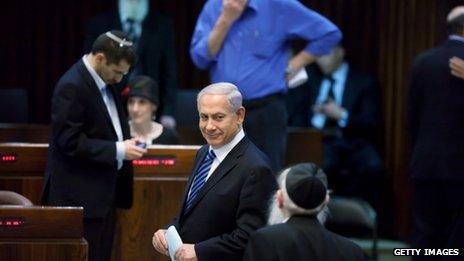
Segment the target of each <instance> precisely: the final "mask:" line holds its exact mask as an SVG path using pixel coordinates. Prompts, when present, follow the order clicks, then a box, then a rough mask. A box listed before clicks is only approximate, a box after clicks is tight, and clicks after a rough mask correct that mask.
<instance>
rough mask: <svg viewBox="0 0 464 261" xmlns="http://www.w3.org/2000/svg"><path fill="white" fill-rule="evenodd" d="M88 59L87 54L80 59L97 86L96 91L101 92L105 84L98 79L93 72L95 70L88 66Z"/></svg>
mask: <svg viewBox="0 0 464 261" xmlns="http://www.w3.org/2000/svg"><path fill="white" fill-rule="evenodd" d="M88 59H89V56H88V55H87V54H86V55H84V56H83V57H82V61H83V62H84V65H85V67H86V68H87V70H88V71H89V73H90V75H91V76H92V78H93V80H94V81H95V83H96V84H97V86H98V89H99V90H100V91H102V90H103V88H105V86H106V83H105V82H104V81H103V79H102V78H101V77H100V75H98V73H97V72H96V71H95V69H93V67H92V66H91V65H90V63H89V61H88Z"/></svg>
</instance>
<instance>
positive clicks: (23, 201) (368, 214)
mask: <svg viewBox="0 0 464 261" xmlns="http://www.w3.org/2000/svg"><path fill="white" fill-rule="evenodd" d="M1 205H16V206H32V205H33V204H32V202H31V201H30V200H29V199H27V198H26V197H24V196H22V195H20V194H18V193H16V192H13V191H5V190H0V206H1ZM329 211H330V213H329V217H328V219H327V222H326V226H327V228H328V229H330V230H332V231H334V232H337V233H339V234H341V235H344V236H347V237H351V238H353V237H356V239H353V240H355V241H359V242H363V239H364V242H366V240H365V239H366V238H367V240H368V242H369V243H368V244H370V251H369V252H370V253H369V256H370V258H372V259H375V258H376V256H377V221H376V214H375V211H374V210H373V209H372V207H370V206H369V204H368V203H366V202H364V201H362V200H359V199H350V198H342V197H333V199H332V200H331V202H330V204H329Z"/></svg>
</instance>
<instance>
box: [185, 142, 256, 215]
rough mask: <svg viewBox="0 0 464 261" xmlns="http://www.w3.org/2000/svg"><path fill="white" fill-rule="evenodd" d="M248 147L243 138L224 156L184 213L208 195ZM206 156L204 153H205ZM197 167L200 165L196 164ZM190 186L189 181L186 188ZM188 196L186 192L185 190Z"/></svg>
mask: <svg viewBox="0 0 464 261" xmlns="http://www.w3.org/2000/svg"><path fill="white" fill-rule="evenodd" d="M248 145H249V140H248V138H247V137H244V138H243V139H242V140H241V141H240V142H239V143H238V144H237V145H236V146H235V147H234V148H233V149H232V150H231V151H230V152H229V154H228V155H227V156H226V158H225V159H224V160H223V161H222V162H221V164H219V166H218V167H217V168H216V169H215V170H214V172H213V173H212V174H211V177H209V179H208V180H207V181H206V183H205V185H204V186H203V188H201V189H200V190H199V191H198V194H197V196H196V198H195V200H194V201H193V202H192V206H191V207H190V209H189V211H188V212H186V213H184V215H185V214H188V213H189V212H190V211H191V210H192V209H194V208H195V206H196V205H197V204H198V202H199V201H200V200H201V199H202V198H203V197H204V196H205V195H206V193H208V191H209V190H211V189H212V188H213V187H214V186H215V185H216V184H217V183H218V182H219V181H220V180H221V179H222V178H223V177H224V176H226V175H227V174H228V173H230V171H231V170H232V169H233V168H234V167H235V165H237V163H238V162H239V160H240V157H241V156H242V155H243V153H244V152H245V150H246V148H247V147H248ZM205 155H206V153H205ZM205 155H204V156H203V157H202V158H201V161H200V162H203V159H204V157H205ZM197 165H198V166H199V165H200V164H197ZM198 166H196V167H195V173H196V169H197V168H198ZM190 184H191V181H189V185H188V186H187V187H188V189H190ZM187 194H188V190H187ZM184 204H185V199H184Z"/></svg>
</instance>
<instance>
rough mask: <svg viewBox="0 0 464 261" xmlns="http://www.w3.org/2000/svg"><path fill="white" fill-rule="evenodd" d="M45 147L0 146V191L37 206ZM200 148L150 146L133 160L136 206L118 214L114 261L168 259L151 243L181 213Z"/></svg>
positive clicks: (44, 161) (40, 145)
mask: <svg viewBox="0 0 464 261" xmlns="http://www.w3.org/2000/svg"><path fill="white" fill-rule="evenodd" d="M47 148H48V145H47V144H24V143H6V144H0V157H2V156H5V155H7V156H8V155H11V156H16V158H15V161H12V162H0V189H4V190H12V191H15V192H18V193H20V194H22V195H24V196H25V197H27V198H29V199H30V200H31V201H32V202H33V203H34V204H39V201H40V196H41V191H42V182H43V172H44V169H45V163H46V160H47ZM198 148H199V147H198V146H151V147H149V149H148V153H147V155H146V156H145V157H144V158H143V160H142V161H137V162H134V164H136V165H134V205H133V207H132V208H131V209H130V210H118V223H117V225H116V234H115V240H114V246H113V260H166V258H165V257H163V256H162V255H158V254H156V252H155V250H154V249H153V247H152V245H151V238H152V236H153V233H154V232H155V231H156V230H157V229H158V228H162V227H164V226H165V225H166V224H167V223H168V222H169V221H170V220H171V219H172V218H173V217H174V216H175V215H176V214H177V213H178V211H179V208H180V203H181V200H182V196H183V193H184V189H185V184H186V181H187V178H188V174H189V172H190V169H191V167H192V165H193V161H194V158H195V154H196V151H197V150H198Z"/></svg>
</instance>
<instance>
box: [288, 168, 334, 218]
mask: <svg viewBox="0 0 464 261" xmlns="http://www.w3.org/2000/svg"><path fill="white" fill-rule="evenodd" d="M285 188H286V189H287V194H288V196H289V197H290V199H291V200H292V201H293V202H294V203H295V204H296V205H297V206H298V207H300V208H304V209H313V208H316V207H317V206H319V205H320V204H322V202H324V200H325V197H326V195H327V176H326V175H325V173H324V172H323V171H322V170H321V169H320V168H319V167H318V166H316V164H313V163H301V164H297V165H295V166H293V167H290V170H289V172H288V174H287V177H286V179H285Z"/></svg>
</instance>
